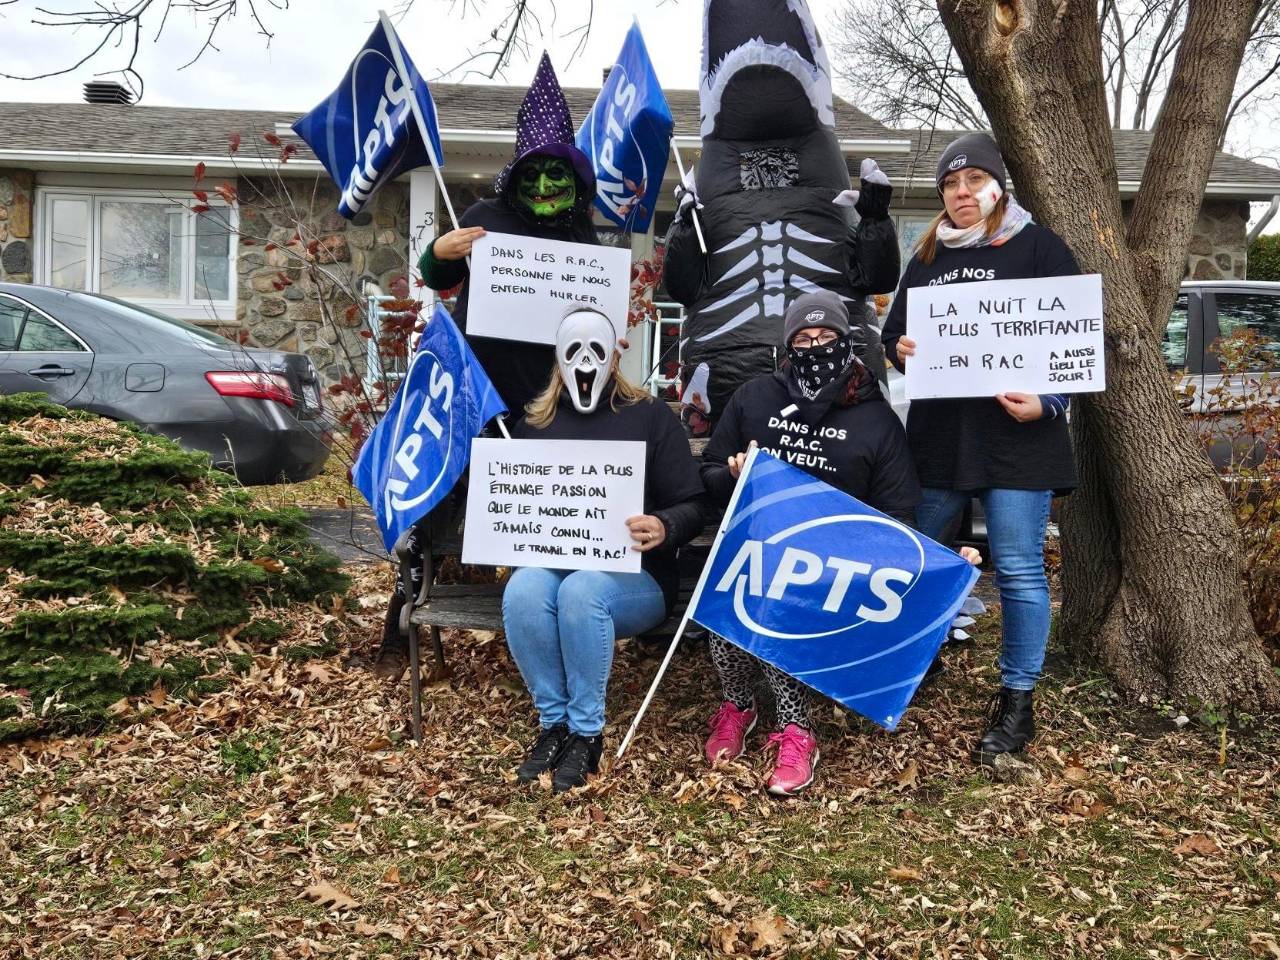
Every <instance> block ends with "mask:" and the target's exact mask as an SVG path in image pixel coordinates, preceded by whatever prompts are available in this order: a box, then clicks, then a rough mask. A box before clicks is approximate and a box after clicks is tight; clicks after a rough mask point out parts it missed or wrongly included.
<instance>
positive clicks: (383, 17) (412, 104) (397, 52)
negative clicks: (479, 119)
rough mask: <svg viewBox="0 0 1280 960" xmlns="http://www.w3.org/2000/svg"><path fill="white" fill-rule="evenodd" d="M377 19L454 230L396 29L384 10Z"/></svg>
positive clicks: (455, 219)
mask: <svg viewBox="0 0 1280 960" xmlns="http://www.w3.org/2000/svg"><path fill="white" fill-rule="evenodd" d="M378 19H379V20H380V21H381V22H382V30H383V32H384V33H386V35H387V44H388V45H389V46H390V47H391V56H392V58H393V59H394V60H395V62H396V73H398V74H400V82H401V83H403V84H404V88H405V90H406V91H408V94H409V109H411V110H412V111H413V118H414V120H416V121H417V122H418V133H419V134H420V135H421V136H422V142H423V144H424V145H425V146H426V148H427V157H428V158H429V159H430V160H431V169H432V170H434V171H435V174H436V183H437V184H439V186H440V196H442V197H444V208H445V209H446V210H448V211H449V221H450V222H451V223H452V224H453V225H454V227H455V228H456V227H457V226H458V217H457V215H456V214H455V213H454V212H453V202H452V201H451V200H450V199H449V191H448V190H447V189H446V188H445V185H444V174H442V173H441V172H440V158H439V157H437V156H436V148H435V146H433V144H432V140H431V133H430V131H429V130H428V129H427V121H426V118H425V117H423V116H422V108H421V107H420V106H419V105H418V97H417V95H416V94H415V93H414V89H413V80H412V79H411V78H410V76H409V71H408V70H407V69H406V68H405V65H404V52H403V51H402V50H401V49H400V38H399V37H398V36H397V35H396V28H395V27H393V26H392V25H391V18H390V17H388V16H387V12H386V11H385V10H379V11H378ZM468 259H469V258H468Z"/></svg>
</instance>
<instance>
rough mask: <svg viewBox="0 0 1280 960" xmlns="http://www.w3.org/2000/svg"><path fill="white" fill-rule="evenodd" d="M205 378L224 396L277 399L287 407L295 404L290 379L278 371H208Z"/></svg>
mask: <svg viewBox="0 0 1280 960" xmlns="http://www.w3.org/2000/svg"><path fill="white" fill-rule="evenodd" d="M204 378H205V379H206V380H208V381H209V384H210V385H211V386H212V387H213V389H215V390H217V391H218V393H220V394H222V396H224V397H250V398H251V399H254V400H275V401H277V402H278V403H283V404H284V405H285V406H286V407H292V406H293V391H292V390H291V389H290V388H289V381H288V380H286V379H285V378H284V377H282V376H281V375H280V374H278V373H260V372H257V371H253V372H244V371H234V372H233V371H226V372H219V373H215V372H211V373H206V374H205V375H204Z"/></svg>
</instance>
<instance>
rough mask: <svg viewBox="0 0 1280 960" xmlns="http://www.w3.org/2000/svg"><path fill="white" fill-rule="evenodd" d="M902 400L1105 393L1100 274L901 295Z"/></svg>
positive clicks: (985, 283)
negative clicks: (908, 346)
mask: <svg viewBox="0 0 1280 960" xmlns="http://www.w3.org/2000/svg"><path fill="white" fill-rule="evenodd" d="M907 336H909V337H910V338H911V339H912V340H914V341H915V342H916V354H915V356H914V357H912V358H911V359H910V360H909V361H907V383H906V388H907V399H908V400H923V399H930V398H934V397H992V396H995V395H996V394H997V393H1006V392H1017V393H1096V392H1099V391H1101V390H1104V389H1106V365H1105V363H1104V362H1103V341H1102V277H1101V275H1099V274H1096V273H1094V274H1088V275H1086V276H1078V277H1037V278H1033V279H1029V280H984V281H978V282H974V283H946V284H939V285H937V286H932V287H912V288H910V289H909V290H908V291H907Z"/></svg>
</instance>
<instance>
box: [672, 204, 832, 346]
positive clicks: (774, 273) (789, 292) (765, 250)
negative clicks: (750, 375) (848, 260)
mask: <svg viewBox="0 0 1280 960" xmlns="http://www.w3.org/2000/svg"><path fill="white" fill-rule="evenodd" d="M835 242H836V241H834V240H828V239H827V238H826V237H819V236H817V235H815V234H812V233H810V232H808V231H807V230H804V229H803V228H801V227H799V226H797V225H796V224H794V223H783V222H782V221H781V220H768V221H765V222H763V223H760V224H757V225H756V226H753V227H749V228H748V229H747V230H744V231H743V232H742V233H741V234H739V235H738V236H737V237H735V238H734V239H732V240H730V241H729V242H728V243H726V244H724V245H723V246H721V247H719V248H717V249H716V250H715V251H714V253H715V254H716V255H719V254H724V253H729V252H732V251H733V250H736V249H738V248H740V247H751V249H749V250H748V252H747V253H746V254H745V255H744V256H743V257H741V258H739V259H738V260H737V262H735V263H734V264H733V265H732V266H730V267H729V268H728V269H727V270H725V272H724V273H722V274H721V275H720V276H719V277H718V278H717V279H716V281H715V284H713V285H719V284H722V283H724V282H725V281H726V280H730V279H732V278H734V277H737V276H740V275H742V274H748V273H751V272H756V273H758V275H757V276H755V277H753V278H752V279H749V280H747V281H746V282H745V283H743V284H741V285H740V286H739V287H738V288H737V289H735V290H732V291H731V292H729V293H727V294H725V295H724V296H722V297H720V298H719V299H718V300H715V301H714V302H712V303H709V304H707V305H706V306H705V307H703V308H702V312H703V313H704V314H710V313H714V312H716V311H719V310H725V309H727V308H730V307H732V306H734V305H735V304H738V303H739V302H741V301H745V300H747V299H748V298H754V300H753V301H752V302H749V303H747V304H746V305H745V306H743V307H742V309H740V310H739V311H738V312H737V313H735V314H734V315H733V316H731V317H730V318H729V319H727V320H725V321H724V322H723V323H721V324H720V325H719V326H717V327H716V328H715V329H714V330H711V331H708V332H707V333H704V334H702V335H701V336H698V337H695V338H694V339H695V340H696V341H697V342H698V343H705V342H707V341H708V340H714V339H716V338H717V337H719V336H722V335H723V334H726V333H728V332H729V331H731V330H734V329H736V328H737V327H740V326H742V325H743V324H744V323H747V322H749V321H751V320H754V319H755V318H756V317H759V316H763V315H766V314H768V315H773V316H777V317H781V316H782V313H783V311H784V310H785V309H786V301H787V299H788V298H789V296H796V295H799V294H801V293H811V292H813V291H815V290H819V289H823V285H822V283H821V282H820V281H821V280H822V275H824V274H825V275H828V276H838V275H839V271H838V270H836V269H835V268H834V267H831V266H829V265H827V264H825V263H822V262H820V261H818V260H815V259H814V258H813V257H811V256H809V255H808V254H806V253H804V252H802V251H801V250H799V249H798V248H797V247H795V246H794V245H793V244H794V243H809V244H821V245H824V246H830V245H831V244H834V243H835ZM756 244H759V245H758V246H756ZM802 271H803V272H802ZM806 273H808V274H809V275H808V276H806ZM814 274H817V275H818V276H817V277H816V278H815V277H814V276H813V275H814ZM757 295H760V296H757ZM841 299H842V300H846V301H849V302H853V298H852V297H846V296H844V295H841Z"/></svg>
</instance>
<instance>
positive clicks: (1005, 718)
mask: <svg viewBox="0 0 1280 960" xmlns="http://www.w3.org/2000/svg"><path fill="white" fill-rule="evenodd" d="M1035 735H1036V721H1035V717H1034V716H1033V714H1032V710H1031V691H1030V690H1011V689H1010V688H1008V687H1004V688H1002V689H1001V690H1000V693H999V695H998V696H997V697H996V698H995V700H994V702H993V705H992V711H991V719H990V721H989V722H988V724H987V732H986V734H985V735H983V737H982V739H981V740H980V741H979V742H978V748H977V750H975V751H974V758H975V759H976V760H977V761H978V762H979V763H984V764H988V765H990V764H991V763H993V762H994V761H995V758H996V756H997V755H998V754H1001V753H1021V752H1022V750H1023V748H1024V747H1026V745H1027V744H1028V743H1030V742H1031V740H1032V739H1033V738H1034V737H1035Z"/></svg>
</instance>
